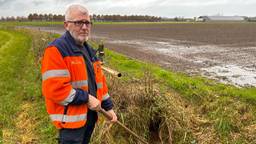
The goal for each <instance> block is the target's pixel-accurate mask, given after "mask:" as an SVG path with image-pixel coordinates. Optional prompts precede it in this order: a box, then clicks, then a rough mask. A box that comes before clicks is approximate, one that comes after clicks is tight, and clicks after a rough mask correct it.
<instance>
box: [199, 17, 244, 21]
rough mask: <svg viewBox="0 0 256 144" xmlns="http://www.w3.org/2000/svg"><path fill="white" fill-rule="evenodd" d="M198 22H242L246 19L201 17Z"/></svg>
mask: <svg viewBox="0 0 256 144" xmlns="http://www.w3.org/2000/svg"><path fill="white" fill-rule="evenodd" d="M196 21H199V22H211V21H212V22H218V21H221V22H222V21H223V22H225V21H226V22H230V21H231V22H242V21H245V17H242V16H199V17H198V18H197V20H196Z"/></svg>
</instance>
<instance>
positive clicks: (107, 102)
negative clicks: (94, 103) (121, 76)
mask: <svg viewBox="0 0 256 144" xmlns="http://www.w3.org/2000/svg"><path fill="white" fill-rule="evenodd" d="M113 106H114V105H113V102H112V100H111V97H110V95H109V93H108V87H107V83H106V77H105V76H104V75H103V97H102V103H101V107H102V108H103V109H105V110H106V111H108V110H111V109H112V108H113Z"/></svg>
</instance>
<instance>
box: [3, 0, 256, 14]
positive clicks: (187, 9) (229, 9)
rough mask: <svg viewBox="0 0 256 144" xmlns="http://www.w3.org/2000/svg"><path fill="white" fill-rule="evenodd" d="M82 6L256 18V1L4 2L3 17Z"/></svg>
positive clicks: (115, 11) (98, 11)
mask: <svg viewBox="0 0 256 144" xmlns="http://www.w3.org/2000/svg"><path fill="white" fill-rule="evenodd" d="M71 3H81V4H83V5H85V6H86V7H87V8H88V9H89V11H90V13H91V14H121V15H131V14H137V15H152V16H161V17H170V18H171V17H175V16H179V17H195V16H200V15H229V16H230V15H231V16H233V15H240V16H256V0H0V16H28V14H29V13H43V14H45V13H47V14H48V13H53V14H64V11H65V9H66V7H67V5H69V4H71Z"/></svg>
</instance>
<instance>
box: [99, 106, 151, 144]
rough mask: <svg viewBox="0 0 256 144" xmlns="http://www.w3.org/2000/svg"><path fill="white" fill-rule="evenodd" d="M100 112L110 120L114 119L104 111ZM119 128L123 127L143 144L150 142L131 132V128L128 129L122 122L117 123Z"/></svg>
mask: <svg viewBox="0 0 256 144" xmlns="http://www.w3.org/2000/svg"><path fill="white" fill-rule="evenodd" d="M100 112H101V113H102V114H103V115H104V116H105V117H106V118H107V119H109V120H111V119H112V116H111V115H109V114H108V113H107V112H106V111H105V110H104V109H102V108H101V109H100ZM116 123H117V124H118V125H119V126H121V127H123V128H124V129H125V130H126V131H127V132H129V133H130V134H131V135H133V136H134V137H136V138H137V139H138V140H140V141H141V142H142V143H144V144H148V142H146V141H145V140H144V139H142V138H141V137H139V136H138V135H137V134H136V133H134V132H133V131H132V130H130V129H129V128H127V127H126V126H125V125H124V124H122V123H121V122H120V121H118V120H117V122H116Z"/></svg>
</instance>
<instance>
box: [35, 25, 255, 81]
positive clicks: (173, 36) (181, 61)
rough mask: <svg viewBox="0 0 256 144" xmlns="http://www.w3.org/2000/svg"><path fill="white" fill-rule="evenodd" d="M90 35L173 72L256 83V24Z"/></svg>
mask: <svg viewBox="0 0 256 144" xmlns="http://www.w3.org/2000/svg"><path fill="white" fill-rule="evenodd" d="M40 30H44V31H50V32H57V33H63V32H64V29H63V28H62V27H47V28H46V27H40ZM91 39H92V40H93V41H97V42H99V41H101V40H103V41H104V44H105V47H107V48H109V49H111V50H114V51H117V52H120V53H123V54H125V55H127V56H129V57H133V58H136V59H140V60H144V61H147V62H152V63H157V64H159V65H161V66H163V67H165V68H168V69H171V70H174V71H179V72H185V73H189V74H201V75H204V76H207V77H210V78H215V79H218V80H220V81H222V82H226V83H232V84H234V85H237V86H256V23H170V24H160V23H159V24H96V25H93V28H92V32H91Z"/></svg>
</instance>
